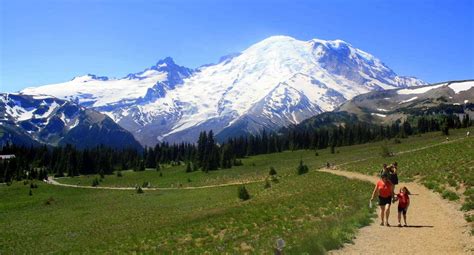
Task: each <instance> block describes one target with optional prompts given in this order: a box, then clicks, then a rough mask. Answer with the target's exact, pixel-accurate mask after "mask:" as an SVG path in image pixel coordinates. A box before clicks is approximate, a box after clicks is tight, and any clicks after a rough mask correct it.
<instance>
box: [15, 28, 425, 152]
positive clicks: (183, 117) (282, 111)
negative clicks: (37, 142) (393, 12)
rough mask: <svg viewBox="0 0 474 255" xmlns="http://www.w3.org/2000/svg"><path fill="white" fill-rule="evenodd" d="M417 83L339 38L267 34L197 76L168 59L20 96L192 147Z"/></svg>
mask: <svg viewBox="0 0 474 255" xmlns="http://www.w3.org/2000/svg"><path fill="white" fill-rule="evenodd" d="M160 63H161V64H160ZM422 84H425V83H424V82H423V81H420V80H418V79H415V78H411V77H403V76H397V75H396V74H395V73H394V72H393V71H392V70H391V69H390V68H388V67H387V66H386V65H384V64H383V63H382V62H381V61H380V60H379V59H377V58H375V57H374V56H372V55H370V54H368V53H366V52H364V51H361V50H359V49H357V48H354V47H353V46H352V45H350V44H348V43H346V42H343V41H341V40H335V41H324V40H319V39H313V40H309V41H299V40H296V39H294V38H291V37H288V36H273V37H270V38H267V39H265V40H263V41H261V42H259V43H257V44H254V45H252V46H251V47H249V48H248V49H246V50H244V51H243V52H241V53H240V54H233V55H230V56H227V57H225V58H223V59H222V60H221V61H220V62H219V63H217V64H214V65H206V66H202V67H201V68H199V69H197V70H190V69H187V68H185V67H181V66H178V65H176V64H174V62H173V61H172V60H171V59H169V58H168V59H166V61H160V62H159V64H157V65H156V66H155V68H153V67H152V68H149V69H147V70H145V71H144V72H141V73H137V74H135V75H129V76H127V77H124V78H122V79H107V78H100V77H96V76H90V75H89V76H85V77H80V78H75V79H74V80H72V81H70V82H68V83H63V84H53V85H46V86H41V87H37V88H27V89H25V90H23V93H28V94H36V95H38V94H45V95H54V96H57V97H60V98H67V99H73V100H77V101H78V102H79V103H80V104H81V105H84V106H91V107H93V108H94V109H96V110H99V111H101V112H102V113H106V114H107V115H109V116H110V117H111V118H113V119H114V120H115V121H116V122H117V123H119V124H120V125H121V126H122V127H124V128H125V129H127V130H129V131H131V132H132V133H133V134H134V136H135V137H136V138H137V139H138V140H139V141H140V142H141V143H142V144H146V145H154V144H155V143H156V142H158V141H162V140H166V141H171V142H179V141H195V140H196V138H197V136H198V134H199V132H200V131H202V130H208V129H213V130H214V132H215V133H216V134H217V136H218V137H220V138H221V139H224V138H226V137H228V136H231V135H234V134H236V133H248V132H256V131H259V130H261V129H263V128H266V129H277V128H279V127H282V126H286V125H288V124H297V123H299V122H300V121H302V120H303V119H305V118H308V117H310V116H313V115H315V114H317V113H321V112H325V111H331V110H333V109H335V108H336V107H337V106H339V105H340V104H341V103H343V102H344V101H346V100H348V99H351V98H353V97H354V96H356V95H359V94H362V93H367V92H370V91H374V90H377V91H378V90H384V89H392V88H404V87H409V86H414V85H422Z"/></svg>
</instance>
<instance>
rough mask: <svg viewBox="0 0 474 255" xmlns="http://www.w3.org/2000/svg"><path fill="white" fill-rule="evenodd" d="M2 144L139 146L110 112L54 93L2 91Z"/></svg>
mask: <svg viewBox="0 0 474 255" xmlns="http://www.w3.org/2000/svg"><path fill="white" fill-rule="evenodd" d="M0 113H1V114H0V131H1V132H0V145H1V144H5V143H7V142H12V143H14V144H23V145H40V144H47V145H53V146H55V145H65V144H73V145H75V146H76V147H78V148H87V147H94V146H98V145H101V144H104V145H107V146H110V147H115V148H125V147H131V148H137V149H141V146H140V144H139V143H138V142H137V141H136V140H135V139H134V137H133V135H132V134H130V133H129V132H128V131H126V130H125V129H123V128H122V127H120V126H119V125H117V124H116V123H115V122H114V121H113V120H112V119H110V118H109V117H108V116H107V115H104V114H102V113H99V112H97V111H95V110H91V109H87V108H85V107H83V106H79V105H77V104H75V103H72V102H70V101H66V100H62V99H57V98H54V97H51V96H28V95H21V94H3V93H0Z"/></svg>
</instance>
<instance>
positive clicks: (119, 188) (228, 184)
mask: <svg viewBox="0 0 474 255" xmlns="http://www.w3.org/2000/svg"><path fill="white" fill-rule="evenodd" d="M263 181H265V179H263V180H250V181H239V182H230V183H223V184H216V185H205V186H196V187H175V188H143V189H144V190H183V189H184V190H186V189H208V188H218V187H226V186H235V185H242V184H249V183H255V182H263ZM44 182H46V183H48V184H52V185H57V186H63V187H69V188H81V189H108V190H135V187H106V186H95V187H92V186H81V185H74V184H65V183H60V182H58V181H56V180H55V179H54V178H53V177H51V176H49V177H48V180H44Z"/></svg>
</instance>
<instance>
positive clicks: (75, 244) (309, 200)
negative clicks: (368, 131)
mask: <svg viewBox="0 0 474 255" xmlns="http://www.w3.org/2000/svg"><path fill="white" fill-rule="evenodd" d="M470 130H471V133H474V132H472V131H474V129H472V128H471V129H470ZM466 131H467V129H461V130H453V131H451V135H450V140H451V141H452V142H449V143H447V142H446V141H445V137H444V136H441V134H440V132H434V133H427V134H423V135H421V136H413V137H410V138H407V139H400V140H395V139H392V140H390V141H384V142H377V143H370V144H363V145H355V146H348V147H339V148H336V153H334V154H331V153H330V151H329V149H328V150H318V151H310V150H306V151H287V152H283V153H275V154H267V155H259V156H254V157H249V158H245V159H243V160H242V161H243V166H237V167H233V168H231V169H226V170H218V171H211V172H209V173H207V174H206V173H204V172H200V171H197V172H192V173H186V172H185V166H165V167H163V168H162V170H161V171H160V172H161V176H160V172H157V171H155V170H151V169H150V170H146V171H142V172H133V171H122V177H118V176H117V175H116V174H114V175H106V176H105V178H104V179H103V180H102V181H101V182H100V184H99V187H100V186H104V187H134V186H136V185H142V184H143V183H144V182H148V183H150V185H151V187H161V188H170V187H174V188H177V189H173V190H147V189H146V188H144V189H143V190H144V193H142V194H138V193H137V192H135V191H134V190H102V189H79V188H71V187H61V186H53V185H49V184H45V183H41V182H38V181H36V182H35V183H36V184H38V188H36V189H33V190H32V195H31V196H30V195H29V190H30V189H29V187H30V185H29V183H24V182H14V183H13V184H12V185H11V186H7V185H4V184H1V185H0V198H1V202H0V229H1V231H0V253H2V254H24V253H28V254H30V253H49V252H57V253H133V252H136V253H160V254H170V253H174V254H182V253H194V254H202V253H211V254H222V253H254V254H271V253H273V249H274V247H275V243H276V240H278V239H280V238H281V239H283V240H284V241H285V242H286V247H285V253H287V254H295V253H296V254H301V253H304V252H307V253H309V254H321V253H324V251H326V250H330V249H335V248H338V247H340V246H341V245H342V244H343V243H344V242H350V240H351V239H352V238H353V237H354V236H355V234H356V232H357V229H358V228H360V227H361V226H364V225H367V224H369V223H370V222H371V218H372V217H373V216H374V210H373V209H369V208H368V199H369V197H370V193H371V190H372V188H373V186H372V184H370V183H366V182H361V181H356V180H349V179H346V178H344V177H339V176H335V175H331V174H328V173H322V172H317V171H315V170H317V169H318V168H321V167H325V165H326V162H330V163H331V165H339V166H338V167H339V168H341V169H344V170H349V171H358V172H362V173H368V174H376V173H378V171H379V169H380V167H381V164H382V163H391V162H393V161H398V163H399V166H400V178H402V180H403V179H404V180H417V181H420V182H421V183H423V184H425V185H426V186H427V187H431V188H432V189H434V190H435V191H438V192H440V193H441V194H442V195H443V196H445V197H446V198H447V199H453V200H458V201H459V202H460V204H463V209H464V210H467V211H470V210H472V201H473V199H472V196H473V194H474V192H473V190H472V189H473V188H472V181H473V173H474V171H473V169H472V166H473V158H474V149H473V146H474V138H473V137H471V138H464V136H465V133H466ZM462 138H463V139H462ZM382 146H386V147H388V148H389V150H390V151H391V152H393V154H394V156H391V157H382V155H381V151H382V150H381V147H382ZM427 146H432V147H429V148H426V149H422V150H418V151H413V152H410V153H400V152H404V151H407V150H416V149H417V148H424V147H427ZM316 154H317V155H316ZM300 160H303V161H304V163H305V164H306V165H308V167H309V169H310V171H309V173H307V174H303V175H297V171H296V168H297V166H298V163H299V161H300ZM271 166H273V167H274V168H275V169H276V171H277V176H278V178H277V181H271V180H269V175H268V172H269V169H270V167H271ZM96 177H97V176H79V177H74V178H61V179H57V180H58V181H59V182H61V183H67V184H75V185H83V186H91V184H92V180H93V179H94V178H96ZM265 179H267V180H269V181H268V183H267V182H266V181H265ZM245 181H254V182H252V183H249V184H246V185H245V187H246V188H247V189H248V191H249V193H250V196H251V198H250V199H249V200H246V201H242V200H240V199H239V198H238V196H237V191H238V187H239V186H240V185H238V184H236V185H230V186H225V187H208V188H202V189H180V188H179V187H198V186H208V185H219V184H226V183H227V184H234V183H239V182H245ZM269 186H270V187H269ZM449 192H451V193H452V194H451V193H449ZM447 194H448V195H447ZM456 196H457V198H456Z"/></svg>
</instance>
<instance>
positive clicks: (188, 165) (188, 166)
mask: <svg viewBox="0 0 474 255" xmlns="http://www.w3.org/2000/svg"><path fill="white" fill-rule="evenodd" d="M192 171H193V168H192V166H191V162H188V163H187V164H186V173H191V172H192Z"/></svg>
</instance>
